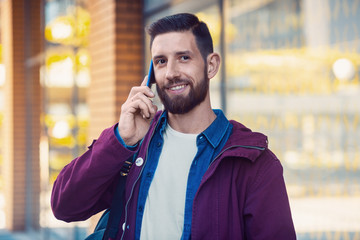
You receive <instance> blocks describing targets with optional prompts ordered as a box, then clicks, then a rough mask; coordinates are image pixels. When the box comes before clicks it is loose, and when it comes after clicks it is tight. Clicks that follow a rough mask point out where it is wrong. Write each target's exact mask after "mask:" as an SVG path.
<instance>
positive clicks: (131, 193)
mask: <svg viewBox="0 0 360 240" xmlns="http://www.w3.org/2000/svg"><path fill="white" fill-rule="evenodd" d="M158 124H159V120H158V121H157V123H156V125H155V127H154V131H153V132H152V134H151V137H150V140H149V142H148V146H147V149H146V156H145V160H144V165H143V167H142V168H141V171H140V173H139V176H138V177H137V179H136V180H135V182H134V184H133V186H132V188H131V192H130V196H129V198H128V200H127V202H126V204H125V222H124V224H125V227H124V229H123V233H122V234H121V238H120V239H121V240H122V239H123V238H124V235H125V230H126V221H127V209H128V205H129V203H130V199H131V198H132V195H133V192H134V188H135V185H136V183H137V182H138V181H139V179H140V176H141V174H142V172H143V171H144V168H145V163H146V161H147V157H148V154H149V145H150V142H151V139H152V138H153V136H154V134H155V130H156V128H157V126H158Z"/></svg>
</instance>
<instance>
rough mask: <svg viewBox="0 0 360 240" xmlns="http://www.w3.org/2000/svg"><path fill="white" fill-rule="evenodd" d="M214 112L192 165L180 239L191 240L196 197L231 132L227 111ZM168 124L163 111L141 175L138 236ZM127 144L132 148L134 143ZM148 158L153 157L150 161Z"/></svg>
mask: <svg viewBox="0 0 360 240" xmlns="http://www.w3.org/2000/svg"><path fill="white" fill-rule="evenodd" d="M213 111H214V113H215V114H216V115H217V118H216V119H215V120H214V122H213V123H212V124H211V125H210V126H209V127H208V128H207V129H206V130H205V131H204V132H202V133H200V134H199V135H198V136H197V139H196V145H197V148H198V151H197V153H196V156H195V158H194V160H193V162H192V164H191V167H190V171H189V175H188V183H187V189H186V199H185V210H184V228H183V234H182V237H181V239H184V240H185V239H190V234H191V218H192V206H193V200H194V197H195V194H196V192H197V190H198V188H199V185H200V182H201V179H202V177H203V175H204V173H205V172H206V170H207V169H208V167H209V165H210V164H211V162H212V160H213V159H214V158H215V157H216V156H217V155H218V154H219V153H220V151H221V150H222V148H223V147H224V145H225V143H226V141H227V140H228V138H229V136H230V135H231V131H232V125H231V124H230V122H229V121H228V120H227V118H226V117H225V115H224V113H223V112H222V111H221V110H213ZM166 125H167V114H166V112H164V113H163V114H162V116H161V117H160V119H159V124H158V125H157V127H156V129H155V133H154V135H153V138H152V139H151V141H150V144H149V148H148V153H147V156H146V158H147V159H146V161H145V166H144V171H143V173H142V176H141V183H140V191H139V196H138V202H137V213H136V226H135V239H140V233H141V224H142V218H143V214H144V207H145V202H146V198H147V195H148V192H149V188H150V184H151V181H152V179H153V176H154V173H155V171H156V167H157V164H158V161H159V158H160V154H161V151H162V146H163V142H164V140H163V132H164V130H165V127H166ZM116 132H118V131H116ZM116 136H117V138H118V139H119V141H120V142H121V143H122V144H124V141H123V140H122V139H121V137H120V135H119V134H118V133H116ZM124 145H125V144H124ZM125 146H126V145H125ZM127 147H130V148H131V146H127ZM132 147H134V146H132ZM148 159H151V160H149V161H148Z"/></svg>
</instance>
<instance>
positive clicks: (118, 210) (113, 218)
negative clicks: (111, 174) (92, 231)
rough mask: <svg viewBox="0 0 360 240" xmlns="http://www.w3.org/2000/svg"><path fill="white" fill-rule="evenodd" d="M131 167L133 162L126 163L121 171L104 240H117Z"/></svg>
mask: <svg viewBox="0 0 360 240" xmlns="http://www.w3.org/2000/svg"><path fill="white" fill-rule="evenodd" d="M131 166H132V162H131V161H126V162H125V164H124V166H123V167H122V169H121V171H120V178H119V183H118V185H117V187H116V189H115V193H114V197H113V199H112V202H111V208H110V213H109V220H108V222H107V225H106V230H105V233H104V236H103V240H108V239H109V238H113V239H115V238H116V235H117V233H118V231H119V225H120V220H121V215H122V210H123V206H124V195H125V183H126V176H127V175H128V173H129V171H130V168H131Z"/></svg>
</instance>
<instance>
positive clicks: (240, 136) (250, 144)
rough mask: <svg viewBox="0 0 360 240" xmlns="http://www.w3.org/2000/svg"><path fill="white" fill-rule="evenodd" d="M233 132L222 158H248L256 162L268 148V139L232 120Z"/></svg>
mask: <svg viewBox="0 0 360 240" xmlns="http://www.w3.org/2000/svg"><path fill="white" fill-rule="evenodd" d="M230 123H231V124H232V125H233V131H232V134H231V135H230V137H229V139H228V141H227V143H226V144H225V146H224V148H223V150H222V152H221V153H220V155H221V157H222V158H224V157H240V158H247V159H249V160H250V161H252V162H254V161H255V160H256V159H257V158H258V157H259V156H260V155H261V154H262V153H263V151H264V150H265V149H267V148H268V140H267V137H266V136H265V135H264V134H262V133H258V132H252V131H251V130H250V129H249V128H247V127H245V126H244V125H242V124H241V123H239V122H236V121H234V120H231V121H230Z"/></svg>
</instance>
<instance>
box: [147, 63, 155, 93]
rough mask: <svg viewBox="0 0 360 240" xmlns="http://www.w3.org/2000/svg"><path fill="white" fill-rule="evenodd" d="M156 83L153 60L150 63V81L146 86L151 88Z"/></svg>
mask: <svg viewBox="0 0 360 240" xmlns="http://www.w3.org/2000/svg"><path fill="white" fill-rule="evenodd" d="M153 83H155V73H154V66H153V60H152V59H151V61H150V67H149V73H148V80H147V83H146V86H148V87H149V88H151V85H152V84H153Z"/></svg>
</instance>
